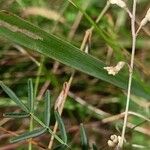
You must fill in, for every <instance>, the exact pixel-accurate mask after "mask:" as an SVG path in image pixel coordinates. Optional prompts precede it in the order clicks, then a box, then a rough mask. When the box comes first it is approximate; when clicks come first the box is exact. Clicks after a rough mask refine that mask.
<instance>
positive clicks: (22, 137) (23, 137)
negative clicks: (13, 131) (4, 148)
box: [10, 128, 47, 143]
mask: <svg viewBox="0 0 150 150" xmlns="http://www.w3.org/2000/svg"><path fill="white" fill-rule="evenodd" d="M46 130H47V129H46V128H40V129H37V130H33V131H31V132H26V133H23V134H21V135H19V136H17V137H15V138H12V139H11V140H10V142H11V143H16V142H19V141H23V140H27V139H30V138H34V137H37V136H40V135H42V134H43V133H45V132H46Z"/></svg>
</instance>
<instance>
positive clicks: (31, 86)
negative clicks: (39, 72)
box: [28, 79, 34, 113]
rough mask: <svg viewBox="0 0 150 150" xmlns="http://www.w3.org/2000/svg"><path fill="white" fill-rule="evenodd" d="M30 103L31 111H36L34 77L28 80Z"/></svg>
mask: <svg viewBox="0 0 150 150" xmlns="http://www.w3.org/2000/svg"><path fill="white" fill-rule="evenodd" d="M28 105H29V110H30V112H31V113H33V112H34V90H33V82H32V79H29V80H28Z"/></svg>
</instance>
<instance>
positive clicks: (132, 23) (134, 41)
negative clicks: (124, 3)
mask: <svg viewBox="0 0 150 150" xmlns="http://www.w3.org/2000/svg"><path fill="white" fill-rule="evenodd" d="M136 1H137V0H133V9H132V18H131V32H132V54H131V62H130V70H129V80H128V93H127V102H126V109H125V116H124V124H123V129H122V135H121V141H120V147H121V148H122V147H123V142H124V138H125V131H126V126H127V120H128V111H129V104H130V95H131V85H132V75H133V67H134V55H135V45H136V33H135V14H136Z"/></svg>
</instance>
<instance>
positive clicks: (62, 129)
mask: <svg viewBox="0 0 150 150" xmlns="http://www.w3.org/2000/svg"><path fill="white" fill-rule="evenodd" d="M55 118H56V121H57V123H58V126H59V129H60V133H61V138H62V140H63V142H64V143H66V144H67V133H66V129H65V125H64V123H63V121H62V119H61V116H60V115H59V113H58V112H57V111H55Z"/></svg>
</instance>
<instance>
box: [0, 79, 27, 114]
mask: <svg viewBox="0 0 150 150" xmlns="http://www.w3.org/2000/svg"><path fill="white" fill-rule="evenodd" d="M0 86H1V87H2V89H3V90H4V91H5V92H6V93H7V95H8V96H9V97H10V98H11V99H12V100H13V101H14V102H15V103H16V104H17V105H18V106H20V108H22V109H23V110H24V111H25V112H28V109H27V107H26V106H25V105H24V103H23V102H22V101H21V100H20V99H19V98H18V97H17V96H16V94H15V93H14V92H13V91H12V90H11V89H10V88H9V87H8V86H6V85H5V84H4V83H3V82H2V81H0Z"/></svg>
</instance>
